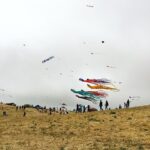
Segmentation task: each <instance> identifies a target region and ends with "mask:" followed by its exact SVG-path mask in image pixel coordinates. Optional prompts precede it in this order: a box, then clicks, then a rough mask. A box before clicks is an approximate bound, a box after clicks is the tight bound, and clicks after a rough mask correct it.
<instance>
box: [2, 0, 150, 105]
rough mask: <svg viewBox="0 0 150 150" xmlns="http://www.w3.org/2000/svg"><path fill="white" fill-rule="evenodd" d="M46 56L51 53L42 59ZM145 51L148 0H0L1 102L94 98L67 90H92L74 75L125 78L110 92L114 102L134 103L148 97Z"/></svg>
mask: <svg viewBox="0 0 150 150" xmlns="http://www.w3.org/2000/svg"><path fill="white" fill-rule="evenodd" d="M87 5H92V6H94V7H93V8H92V7H87ZM102 40H104V41H105V43H104V44H102V43H101V41H102ZM91 53H94V54H93V55H91ZM50 56H55V58H54V59H52V60H50V61H48V62H47V63H44V64H42V63H41V62H42V60H43V59H46V58H48V57H50ZM149 57H150V1H149V0H5V1H4V0H3V1H0V88H1V89H5V91H4V92H3V91H0V99H1V100H2V101H4V102H15V103H17V104H24V103H30V104H41V105H43V106H44V105H47V106H58V105H59V104H60V103H62V102H66V103H67V104H68V106H70V107H74V106H75V104H76V103H82V104H91V102H86V101H84V100H80V99H78V98H76V97H75V95H74V94H73V93H72V92H71V91H70V89H71V88H73V89H75V90H80V89H84V90H89V89H88V88H87V86H86V84H85V83H83V82H80V81H79V80H78V79H79V78H80V77H81V78H108V79H110V80H112V81H116V82H120V81H121V82H123V83H122V84H117V83H116V84H115V85H116V86H117V87H118V88H119V89H120V91H119V92H110V91H108V94H109V97H108V98H107V99H108V101H109V102H110V105H111V107H118V105H119V104H123V102H124V101H126V100H127V99H128V97H129V96H140V97H141V98H140V99H138V100H135V101H133V102H132V104H131V105H132V106H136V105H146V104H149V103H150V101H149V99H150V94H149V90H150V65H149V64H150V58H149ZM108 65H109V66H114V67H115V68H108V67H106V66H108ZM8 95H9V96H8ZM10 95H11V96H13V98H12V97H10Z"/></svg>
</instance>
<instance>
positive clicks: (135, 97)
mask: <svg viewBox="0 0 150 150" xmlns="http://www.w3.org/2000/svg"><path fill="white" fill-rule="evenodd" d="M129 98H130V99H132V100H135V99H139V98H141V97H140V96H129Z"/></svg>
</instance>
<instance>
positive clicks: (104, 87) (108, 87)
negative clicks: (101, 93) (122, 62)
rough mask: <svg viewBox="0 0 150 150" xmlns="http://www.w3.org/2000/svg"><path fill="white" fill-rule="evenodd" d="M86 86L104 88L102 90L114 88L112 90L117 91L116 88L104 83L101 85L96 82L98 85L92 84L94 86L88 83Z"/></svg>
mask: <svg viewBox="0 0 150 150" xmlns="http://www.w3.org/2000/svg"><path fill="white" fill-rule="evenodd" d="M87 86H88V87H89V88H91V89H104V90H114V91H119V90H118V89H117V88H115V87H110V86H105V85H102V84H98V85H94V86H91V85H89V84H87Z"/></svg>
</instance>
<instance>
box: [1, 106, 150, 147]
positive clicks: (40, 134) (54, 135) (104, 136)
mask: <svg viewBox="0 0 150 150" xmlns="http://www.w3.org/2000/svg"><path fill="white" fill-rule="evenodd" d="M3 107H4V110H6V111H7V113H8V116H6V117H4V116H2V110H0V150H55V149H56V150H86V149H87V150H103V149H104V150H130V149H131V150H143V149H150V106H143V107H137V108H132V109H122V110H107V111H101V112H90V113H84V114H75V113H70V114H68V115H59V114H53V115H48V114H46V113H40V112H38V111H36V110H35V109H27V110H26V112H27V116H26V117H23V111H21V110H20V111H18V112H16V110H15V107H10V106H5V105H3ZM0 108H1V106H0Z"/></svg>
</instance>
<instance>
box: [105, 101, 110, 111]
mask: <svg viewBox="0 0 150 150" xmlns="http://www.w3.org/2000/svg"><path fill="white" fill-rule="evenodd" d="M108 106H109V103H108V101H107V100H106V102H105V110H106V109H108Z"/></svg>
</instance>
